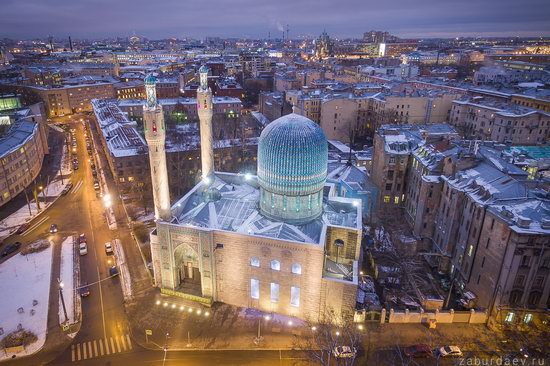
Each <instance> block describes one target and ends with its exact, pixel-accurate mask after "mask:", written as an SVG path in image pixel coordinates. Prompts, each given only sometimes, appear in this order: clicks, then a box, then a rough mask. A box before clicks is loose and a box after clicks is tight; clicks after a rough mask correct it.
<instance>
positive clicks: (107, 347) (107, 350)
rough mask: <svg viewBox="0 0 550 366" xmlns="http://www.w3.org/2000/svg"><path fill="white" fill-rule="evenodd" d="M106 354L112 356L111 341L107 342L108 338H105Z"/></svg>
mask: <svg viewBox="0 0 550 366" xmlns="http://www.w3.org/2000/svg"><path fill="white" fill-rule="evenodd" d="M105 354H106V355H110V354H111V352H110V351H109V341H108V340H107V338H105Z"/></svg>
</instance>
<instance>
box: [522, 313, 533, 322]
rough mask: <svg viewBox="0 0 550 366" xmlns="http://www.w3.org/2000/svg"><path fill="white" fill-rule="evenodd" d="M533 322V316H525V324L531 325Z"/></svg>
mask: <svg viewBox="0 0 550 366" xmlns="http://www.w3.org/2000/svg"><path fill="white" fill-rule="evenodd" d="M531 320H533V314H525V316H524V317H523V322H524V323H525V324H529V323H530V322H531Z"/></svg>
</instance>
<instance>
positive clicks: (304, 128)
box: [258, 113, 328, 221]
mask: <svg viewBox="0 0 550 366" xmlns="http://www.w3.org/2000/svg"><path fill="white" fill-rule="evenodd" d="M327 159H328V146H327V139H326V137H325V134H324V133H323V130H322V129H321V128H320V127H319V126H318V125H317V124H316V123H315V122H313V121H312V120H310V119H309V118H306V117H304V116H301V115H298V114H295V113H292V114H289V115H286V116H283V117H281V118H279V119H277V120H275V121H273V122H272V123H270V124H269V125H268V126H267V127H266V128H265V129H264V130H263V131H262V134H261V136H260V141H259V145H258V182H259V185H260V188H261V190H262V198H261V201H260V206H261V208H262V211H263V212H264V213H265V214H267V215H268V216H271V217H277V218H281V219H283V220H285V221H296V220H297V221H300V219H301V218H303V217H309V216H317V215H318V214H320V207H321V202H320V200H321V198H322V197H321V195H322V193H321V191H322V189H323V187H324V185H325V181H326V177H327ZM310 196H311V197H310ZM296 197H299V199H298V198H296ZM313 200H315V202H312V201H313ZM312 207H313V208H312ZM308 210H309V211H310V212H308ZM283 213H284V215H283ZM294 219H296V220H294Z"/></svg>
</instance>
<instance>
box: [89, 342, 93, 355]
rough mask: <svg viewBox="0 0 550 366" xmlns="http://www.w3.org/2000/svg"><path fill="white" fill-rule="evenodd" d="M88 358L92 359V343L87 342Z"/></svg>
mask: <svg viewBox="0 0 550 366" xmlns="http://www.w3.org/2000/svg"><path fill="white" fill-rule="evenodd" d="M88 354H89V356H88V358H92V357H94V354H93V353H92V342H88Z"/></svg>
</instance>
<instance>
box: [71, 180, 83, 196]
mask: <svg viewBox="0 0 550 366" xmlns="http://www.w3.org/2000/svg"><path fill="white" fill-rule="evenodd" d="M82 183H83V181H81V180H80V181H78V183H77V184H76V186H75V187H74V188H73V190H72V192H71V193H72V194H74V193H77V192H78V190H79V189H80V187H82Z"/></svg>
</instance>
